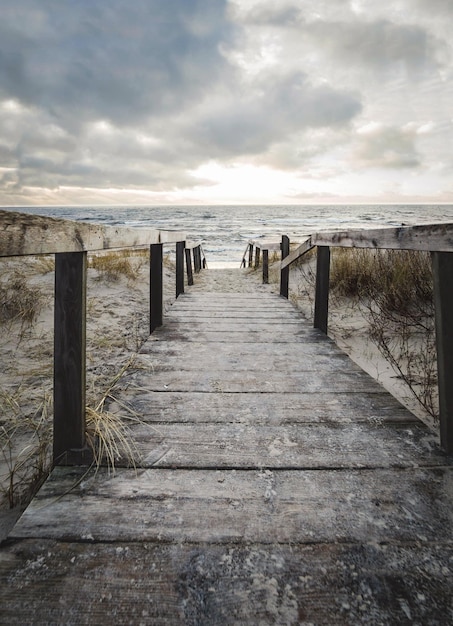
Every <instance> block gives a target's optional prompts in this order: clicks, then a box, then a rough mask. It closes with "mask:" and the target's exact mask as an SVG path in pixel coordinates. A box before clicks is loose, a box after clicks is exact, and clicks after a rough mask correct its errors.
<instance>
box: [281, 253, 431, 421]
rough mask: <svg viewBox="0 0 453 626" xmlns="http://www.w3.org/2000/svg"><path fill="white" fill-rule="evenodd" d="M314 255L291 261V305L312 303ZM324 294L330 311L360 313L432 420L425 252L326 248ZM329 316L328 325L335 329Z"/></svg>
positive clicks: (428, 264)
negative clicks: (329, 254) (329, 251)
mask: <svg viewBox="0 0 453 626" xmlns="http://www.w3.org/2000/svg"><path fill="white" fill-rule="evenodd" d="M314 260H315V259H314V256H313V255H312V256H311V257H310V256H309V255H304V257H302V258H301V259H300V260H299V261H298V262H297V264H294V267H293V278H292V280H290V287H292V290H291V292H290V298H291V300H292V301H293V302H294V303H295V304H296V305H297V304H298V303H300V302H301V300H303V301H305V302H310V303H311V307H312V308H313V300H314V286H315V281H316V267H315V263H314ZM295 277H297V279H296V285H294V278H295ZM330 294H331V297H330V310H331V312H332V313H334V312H335V311H336V310H345V311H349V312H350V313H357V312H359V313H360V314H361V315H362V316H363V318H364V319H365V321H366V324H367V328H368V331H367V332H368V337H369V339H370V340H371V341H372V342H373V343H374V345H375V346H376V347H377V349H378V351H379V352H380V354H381V355H382V356H383V357H384V358H385V360H386V361H387V362H388V363H389V364H390V365H391V367H392V368H393V370H394V371H395V373H396V376H397V377H398V379H400V380H401V381H403V382H404V383H405V385H406V388H407V390H408V392H409V394H410V396H412V397H413V398H414V399H415V401H416V402H417V403H418V404H419V405H420V407H422V409H423V411H425V412H426V413H427V414H429V415H430V416H431V417H432V418H434V420H435V421H436V420H437V419H438V398H437V362H436V359H437V356H436V345H435V328H434V303H433V279H432V270H431V258H430V255H429V253H426V252H418V251H406V250H369V249H355V248H332V257H331V271H330ZM333 317H334V315H332V316H331V319H330V320H329V327H330V329H331V330H332V332H334V333H335V330H336V329H335V323H334V322H333V321H332V318H333ZM345 317H347V313H345V314H344V315H343V318H345Z"/></svg>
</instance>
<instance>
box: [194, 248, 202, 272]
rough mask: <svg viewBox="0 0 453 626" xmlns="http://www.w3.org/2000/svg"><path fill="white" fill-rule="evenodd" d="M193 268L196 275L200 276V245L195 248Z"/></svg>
mask: <svg viewBox="0 0 453 626" xmlns="http://www.w3.org/2000/svg"><path fill="white" fill-rule="evenodd" d="M193 266H194V270H195V273H196V274H198V273H199V272H200V271H201V251H200V245H198V246H195V248H194V249H193Z"/></svg>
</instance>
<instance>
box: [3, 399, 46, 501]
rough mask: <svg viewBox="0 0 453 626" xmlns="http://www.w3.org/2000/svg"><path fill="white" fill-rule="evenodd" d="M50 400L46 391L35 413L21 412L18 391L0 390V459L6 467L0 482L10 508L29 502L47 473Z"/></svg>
mask: <svg viewBox="0 0 453 626" xmlns="http://www.w3.org/2000/svg"><path fill="white" fill-rule="evenodd" d="M51 403H52V397H51V393H50V392H49V391H47V392H45V393H44V396H43V399H42V401H41V404H40V405H39V406H38V408H37V410H36V412H35V413H33V414H32V415H23V414H22V413H21V410H20V392H19V391H16V394H15V395H14V396H12V395H10V394H8V393H7V392H5V391H2V392H1V393H0V409H1V414H2V424H1V426H0V433H1V442H2V443H1V462H2V466H3V468H4V469H5V471H4V474H2V476H1V480H0V484H1V485H2V489H3V495H4V496H6V498H7V500H8V503H9V506H10V508H13V507H14V506H17V505H18V504H21V503H23V502H28V501H29V500H30V498H31V497H32V496H33V494H34V493H35V492H36V490H37V489H38V488H39V486H40V485H41V484H42V481H43V480H44V479H45V478H46V476H47V475H48V473H49V470H50V452H51V449H52V424H51V419H50V416H49V411H50V407H51Z"/></svg>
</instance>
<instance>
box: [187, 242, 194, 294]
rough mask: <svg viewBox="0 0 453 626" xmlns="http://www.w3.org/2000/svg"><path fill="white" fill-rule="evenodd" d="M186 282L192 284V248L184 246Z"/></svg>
mask: <svg viewBox="0 0 453 626" xmlns="http://www.w3.org/2000/svg"><path fill="white" fill-rule="evenodd" d="M186 269H187V284H188V285H189V286H191V285H193V269H192V250H190V248H186Z"/></svg>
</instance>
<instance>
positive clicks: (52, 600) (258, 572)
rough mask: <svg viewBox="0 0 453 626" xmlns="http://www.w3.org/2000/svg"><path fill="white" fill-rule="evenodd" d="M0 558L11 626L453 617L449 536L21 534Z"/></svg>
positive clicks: (340, 622)
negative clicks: (286, 541)
mask: <svg viewBox="0 0 453 626" xmlns="http://www.w3.org/2000/svg"><path fill="white" fill-rule="evenodd" d="M2 557H3V558H2V559H1V560H0V583H1V586H0V599H1V604H2V620H3V621H4V623H5V624H8V625H10V626H16V625H17V626H23V624H34V625H35V626H44V625H46V626H47V625H48V624H80V625H87V626H91V625H92V624H99V625H100V626H103V625H104V624H106V625H110V624H112V623H116V624H141V623H143V624H153V625H156V626H160V625H161V626H168V625H169V624H175V625H176V624H184V625H186V626H198V625H200V624H210V625H212V626H223V625H224V624H229V625H231V626H233V625H236V626H243V625H244V624H262V625H263V626H268V625H269V626H274V625H275V624H317V625H318V624H319V625H324V626H344V624H365V623H367V624H408V623H412V624H447V623H451V622H452V621H453V607H452V602H451V588H452V586H453V576H452V570H451V562H452V560H453V548H452V546H451V544H449V543H446V544H438V545H432V544H428V545H422V544H420V543H419V542H413V543H406V544H404V545H389V544H387V543H385V544H384V545H378V544H370V543H361V544H353V545H352V544H339V543H334V544H311V545H294V544H293V545H291V546H285V545H269V546H266V547H265V548H264V547H263V546H262V545H260V544H248V545H245V546H243V545H237V544H222V545H212V544H208V545H204V544H188V545H187V544H160V545H159V544H155V543H114V544H105V543H100V544H99V543H92V542H89V543H79V542H76V543H67V542H55V541H49V540H40V541H37V542H35V541H29V540H24V541H19V542H15V543H12V544H10V545H8V546H6V547H5V548H3V550H2ZM25 564H27V565H25ZM219 568H220V572H219ZM17 572H20V577H19V576H18V575H17Z"/></svg>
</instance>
